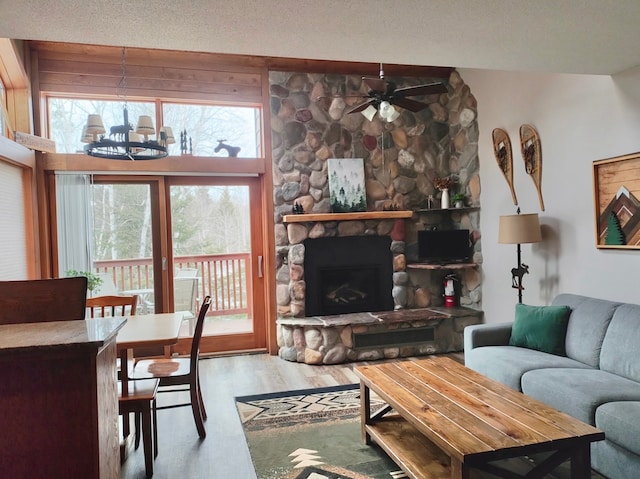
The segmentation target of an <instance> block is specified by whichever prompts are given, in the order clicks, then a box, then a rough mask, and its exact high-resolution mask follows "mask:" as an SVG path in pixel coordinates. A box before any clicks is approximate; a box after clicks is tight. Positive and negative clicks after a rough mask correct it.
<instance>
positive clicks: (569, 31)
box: [0, 0, 640, 74]
mask: <svg viewBox="0 0 640 479" xmlns="http://www.w3.org/2000/svg"><path fill="white" fill-rule="evenodd" d="M639 20H640V1H639V0H535V1H533V0H279V1H272V0H231V1H212V0H171V1H169V0H146V1H141V0H140V1H138V0H130V1H127V2H125V1H122V0H21V1H16V0H0V37H6V38H14V39H36V40H51V41H63V42H74V43H93V44H102V45H116V46H136V47H148V48H163V49H170V50H190V51H204V52H218V53H238V54H251V55H266V56H280V57H291V58H308V59H328V60H346V61H361V62H373V63H377V62H384V63H397V64H408V65H433V66H453V67H458V68H482V69H491V70H514V71H544V72H563V73H594V74H614V73H618V72H621V71H624V70H627V69H630V68H633V67H636V66H638V65H640V48H638V46H639V45H640V28H639V27H638V21H639Z"/></svg>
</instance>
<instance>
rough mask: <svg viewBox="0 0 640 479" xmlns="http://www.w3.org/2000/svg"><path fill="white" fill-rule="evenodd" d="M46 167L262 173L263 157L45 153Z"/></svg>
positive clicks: (223, 173)
mask: <svg viewBox="0 0 640 479" xmlns="http://www.w3.org/2000/svg"><path fill="white" fill-rule="evenodd" d="M44 168H45V169H46V170H55V171H93V172H99V171H104V172H127V173H128V172H136V173H140V174H153V173H162V174H168V175H175V174H183V173H190V174H194V175H197V174H203V173H204V174H212V175H225V174H229V175H231V174H233V175H262V174H264V173H265V170H266V167H265V160H264V159H263V158H228V157H209V156H206V157H205V156H192V155H183V156H168V157H166V158H162V159H160V160H148V161H143V160H141V161H128V160H107V159H104V158H93V157H90V156H87V155H82V154H73V153H49V154H46V155H44Z"/></svg>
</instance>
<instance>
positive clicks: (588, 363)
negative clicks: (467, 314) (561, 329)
mask: <svg viewBox="0 0 640 479" xmlns="http://www.w3.org/2000/svg"><path fill="white" fill-rule="evenodd" d="M552 305H555V306H559V305H567V306H569V307H570V313H569V320H568V324H567V328H566V337H565V343H564V345H565V350H566V356H558V355H554V354H549V353H546V352H541V351H538V350H534V349H528V348H525V347H517V346H509V339H510V337H511V329H512V324H513V322H509V323H501V324H491V323H489V324H480V325H474V326H468V327H466V328H465V330H464V358H465V364H466V366H467V367H469V368H471V369H473V370H475V371H478V372H479V373H481V374H484V375H485V376H488V377H490V378H493V379H495V380H497V381H499V382H501V383H503V384H506V385H507V386H509V387H511V388H513V389H516V390H518V391H522V392H523V393H524V394H527V395H529V396H531V397H533V398H535V399H538V400H540V401H542V402H544V403H546V404H548V405H550V406H552V407H554V408H556V409H559V410H560V411H563V412H565V413H568V414H570V415H571V416H573V417H575V418H578V419H580V420H581V421H583V422H586V423H589V424H591V425H594V426H596V427H597V428H599V429H601V430H602V431H604V433H605V436H606V439H605V440H604V441H599V442H595V443H593V444H592V447H591V464H592V467H593V468H594V469H595V470H596V471H598V472H599V473H601V474H603V475H604V476H606V477H608V478H609V479H638V478H640V305H636V304H628V303H616V302H612V301H607V300H603V299H596V298H591V297H586V296H579V295H574V294H560V295H558V296H557V297H556V298H555V299H554V300H553V302H552Z"/></svg>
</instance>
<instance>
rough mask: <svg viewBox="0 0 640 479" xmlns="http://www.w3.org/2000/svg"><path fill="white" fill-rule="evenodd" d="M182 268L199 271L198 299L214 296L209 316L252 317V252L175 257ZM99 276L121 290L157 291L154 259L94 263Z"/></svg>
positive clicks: (174, 260)
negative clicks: (248, 281)
mask: <svg viewBox="0 0 640 479" xmlns="http://www.w3.org/2000/svg"><path fill="white" fill-rule="evenodd" d="M173 263H174V266H175V268H176V272H177V270H178V269H184V268H195V269H197V271H198V272H197V275H196V276H198V278H199V279H200V281H199V282H198V296H199V297H201V298H203V297H205V296H207V295H210V296H211V308H210V309H209V311H210V312H209V314H210V315H212V316H215V315H231V314H247V315H250V314H251V310H252V306H253V304H252V302H253V298H252V295H251V288H250V287H249V286H248V284H247V279H248V272H249V253H235V254H211V255H197V256H174V258H173ZM94 265H95V269H96V272H97V273H103V274H104V273H107V274H109V275H110V277H111V278H112V279H113V283H114V285H115V287H116V289H117V290H118V291H126V290H135V289H152V288H153V286H154V285H153V261H152V259H151V258H135V259H117V260H102V261H95V263H94Z"/></svg>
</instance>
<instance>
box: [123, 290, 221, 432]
mask: <svg viewBox="0 0 640 479" xmlns="http://www.w3.org/2000/svg"><path fill="white" fill-rule="evenodd" d="M210 305H211V297H210V296H206V297H205V298H204V300H203V302H202V306H200V311H199V312H198V319H197V320H196V327H195V331H194V333H193V341H192V343H191V354H190V355H189V357H188V358H158V359H143V360H141V361H138V362H137V363H136V365H135V367H134V369H133V373H132V374H131V376H130V377H131V378H133V379H149V378H158V379H160V389H158V392H178V391H189V393H190V401H189V402H188V403H184V404H171V405H167V406H158V407H157V409H169V408H175V407H184V406H191V410H192V412H193V419H194V420H195V423H196V428H197V429H198V434H199V435H200V437H201V438H204V437H206V435H207V432H206V430H205V428H204V420H205V419H206V418H207V411H206V410H205V407H204V402H203V400H202V392H201V388H200V376H199V369H198V360H199V355H200V339H201V338H202V330H203V328H204V320H205V317H206V315H207V311H208V310H209V306H210ZM163 386H188V388H183V389H175V388H172V389H167V388H166V387H165V388H164V389H163Z"/></svg>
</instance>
